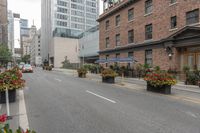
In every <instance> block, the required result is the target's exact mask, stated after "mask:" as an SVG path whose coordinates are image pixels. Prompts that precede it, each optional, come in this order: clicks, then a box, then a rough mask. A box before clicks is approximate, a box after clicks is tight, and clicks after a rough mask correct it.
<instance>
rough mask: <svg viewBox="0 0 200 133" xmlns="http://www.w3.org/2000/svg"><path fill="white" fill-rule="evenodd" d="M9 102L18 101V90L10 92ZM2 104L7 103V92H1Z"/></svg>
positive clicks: (0, 100) (0, 99)
mask: <svg viewBox="0 0 200 133" xmlns="http://www.w3.org/2000/svg"><path fill="white" fill-rule="evenodd" d="M8 94H9V102H10V103H13V102H15V100H16V89H13V90H8ZM0 103H6V92H5V91H2V92H0Z"/></svg>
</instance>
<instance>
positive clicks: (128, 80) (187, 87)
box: [54, 69, 200, 94]
mask: <svg viewBox="0 0 200 133" xmlns="http://www.w3.org/2000/svg"><path fill="white" fill-rule="evenodd" d="M54 71H59V72H66V71H68V69H54ZM73 71H76V70H69V72H73ZM90 76H93V78H98V77H99V75H96V74H91V73H90ZM131 81H136V82H137V81H139V82H145V81H144V80H143V79H135V78H124V83H125V84H126V83H127V84H137V83H131ZM173 89H176V90H180V91H187V92H192V93H199V94H200V88H199V87H198V86H194V85H183V84H180V83H178V84H177V85H175V86H173Z"/></svg>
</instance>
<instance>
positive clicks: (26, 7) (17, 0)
mask: <svg viewBox="0 0 200 133" xmlns="http://www.w3.org/2000/svg"><path fill="white" fill-rule="evenodd" d="M8 9H9V10H12V11H13V12H14V13H19V14H20V15H21V18H24V19H28V20H29V27H30V26H31V25H32V24H33V20H34V23H35V25H36V26H37V29H39V28H40V27H41V0H8Z"/></svg>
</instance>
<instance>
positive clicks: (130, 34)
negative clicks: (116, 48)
mask: <svg viewBox="0 0 200 133" xmlns="http://www.w3.org/2000/svg"><path fill="white" fill-rule="evenodd" d="M133 41H134V33H133V30H129V31H128V43H133Z"/></svg>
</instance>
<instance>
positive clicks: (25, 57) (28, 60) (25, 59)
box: [22, 55, 31, 63]
mask: <svg viewBox="0 0 200 133" xmlns="http://www.w3.org/2000/svg"><path fill="white" fill-rule="evenodd" d="M30 58H31V56H30V55H24V56H23V57H22V61H23V62H25V63H29V62H30Z"/></svg>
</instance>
